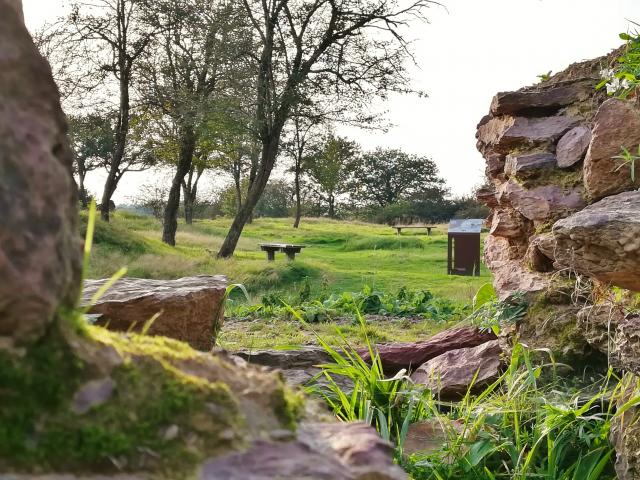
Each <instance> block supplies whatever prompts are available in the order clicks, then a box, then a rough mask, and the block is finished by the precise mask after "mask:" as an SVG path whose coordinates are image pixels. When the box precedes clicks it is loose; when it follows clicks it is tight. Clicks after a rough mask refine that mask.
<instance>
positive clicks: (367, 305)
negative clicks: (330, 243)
mask: <svg viewBox="0 0 640 480" xmlns="http://www.w3.org/2000/svg"><path fill="white" fill-rule="evenodd" d="M310 295H311V294H310V292H309V293H308V294H307V293H306V290H305V293H304V295H299V297H298V298H297V299H296V298H293V299H291V300H293V301H291V302H289V301H286V300H284V299H282V297H281V296H279V295H277V294H273V293H272V294H268V295H265V296H263V297H262V299H261V302H260V303H258V304H254V305H245V304H242V303H236V302H235V301H234V300H233V299H231V300H230V301H229V302H228V303H227V315H228V316H231V317H236V318H287V317H289V315H290V314H291V312H292V310H293V311H294V312H295V315H294V317H300V318H303V319H304V320H305V322H308V323H317V322H328V321H331V320H335V319H338V318H344V317H353V318H354V320H355V319H357V315H356V314H355V313H354V307H355V309H356V310H357V312H362V313H364V314H368V315H383V316H389V317H409V316H412V317H413V316H420V317H422V318H424V319H425V320H431V321H435V322H445V321H449V320H452V319H456V318H459V317H460V316H461V315H462V314H463V313H464V312H465V308H464V307H461V306H459V305H456V304H455V303H454V302H451V301H449V300H446V299H443V298H438V297H434V296H433V294H431V292H429V291H428V290H422V291H410V290H408V289H407V288H405V287H402V288H401V289H400V290H399V291H398V293H397V294H396V295H392V294H388V293H384V292H381V291H375V290H373V289H372V288H371V287H369V286H365V287H364V288H363V289H362V290H361V291H359V292H344V293H341V294H336V293H334V294H331V295H329V296H328V297H324V296H321V297H319V298H315V299H311V298H310ZM303 297H304V298H307V300H302V298H303ZM296 300H298V302H297V303H296ZM291 305H293V306H291Z"/></svg>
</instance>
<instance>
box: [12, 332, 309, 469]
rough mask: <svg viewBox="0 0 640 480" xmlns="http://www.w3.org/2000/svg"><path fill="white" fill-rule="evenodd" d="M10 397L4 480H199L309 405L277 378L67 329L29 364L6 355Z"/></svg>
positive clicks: (34, 351) (149, 340)
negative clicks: (214, 461)
mask: <svg viewBox="0 0 640 480" xmlns="http://www.w3.org/2000/svg"><path fill="white" fill-rule="evenodd" d="M78 330H80V332H81V335H78ZM105 358H110V359H111V360H110V361H109V362H104V361H103V360H104V359H105ZM96 379H98V380H96ZM99 379H108V385H113V388H112V389H110V390H108V391H107V392H103V395H102V397H100V396H98V397H97V398H95V399H93V403H90V404H89V407H87V408H84V409H78V406H77V402H78V396H79V393H80V392H82V391H83V388H84V389H85V390H86V388H85V387H86V386H87V385H90V384H91V382H95V381H100V380H99ZM0 385H2V387H1V388H0V471H19V472H20V471H22V472H45V471H46V472H49V471H63V472H85V471H87V472H88V471H91V472H94V473H95V472H104V473H109V472H112V471H116V470H119V471H120V470H124V471H140V470H144V471H150V472H157V473H158V474H159V476H160V477H164V478H183V477H188V476H191V475H192V474H193V470H194V468H195V467H196V465H197V464H198V463H199V462H200V461H202V460H203V459H204V458H206V457H210V456H215V455H219V454H223V453H225V452H228V451H231V450H237V449H239V448H242V447H243V446H244V445H246V444H247V439H248V438H254V437H258V438H265V439H266V438H268V437H269V434H270V432H271V431H273V430H276V429H280V431H281V430H282V429H291V430H293V429H295V427H296V424H297V420H298V419H299V417H300V416H301V414H302V409H303V405H304V399H303V398H302V397H301V396H300V394H298V393H294V392H292V391H291V390H289V389H288V388H287V387H286V386H285V385H284V383H283V382H282V380H281V378H279V376H278V375H277V374H276V373H272V372H266V371H260V370H259V369H257V368H255V367H252V366H248V365H246V364H240V363H238V364H234V363H233V362H232V361H231V360H229V359H225V358H221V357H220V356H219V355H211V354H203V353H200V352H196V351H194V350H192V349H191V348H190V347H188V346H187V345H186V344H183V343H181V342H178V341H174V340H170V339H166V338H162V337H145V336H141V335H125V334H117V333H113V332H109V331H107V330H104V329H102V328H99V327H84V328H78V326H77V325H76V326H75V328H69V324H68V323H67V322H57V323H54V324H53V327H52V328H51V330H50V331H49V332H48V333H47V335H46V336H45V337H43V338H42V339H41V340H40V341H39V342H38V343H37V344H35V345H34V346H33V347H31V348H29V349H28V350H26V351H24V352H20V354H19V355H17V354H16V352H7V351H2V350H0ZM256 419H259V420H256Z"/></svg>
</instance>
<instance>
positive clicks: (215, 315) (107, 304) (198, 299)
mask: <svg viewBox="0 0 640 480" xmlns="http://www.w3.org/2000/svg"><path fill="white" fill-rule="evenodd" d="M105 282H106V280H87V281H86V282H85V287H84V291H83V302H84V304H86V305H88V304H89V303H90V301H91V297H92V296H93V295H94V294H95V293H96V292H97V291H98V290H99V289H100V288H101V287H102V286H103V285H104V283H105ZM226 287H227V280H226V278H225V277H223V276H219V275H218V276H208V275H199V276H196V277H185V278H180V279H178V280H147V279H141V278H123V279H120V280H118V281H117V282H116V283H115V284H114V285H113V286H112V287H111V288H109V290H107V292H106V293H105V294H104V295H102V296H101V297H100V298H99V299H98V301H97V303H96V304H95V305H93V306H92V307H91V310H90V313H91V314H95V315H97V320H96V324H97V325H101V326H106V327H107V328H109V329H110V330H117V331H124V332H129V331H136V332H140V331H142V330H143V329H144V328H145V324H146V323H147V320H149V319H151V318H152V317H153V316H154V315H157V318H156V319H155V320H154V321H153V322H152V323H151V325H150V327H149V328H148V331H147V332H146V333H148V334H149V335H162V336H165V337H170V338H175V339H177V340H182V341H184V342H187V343H188V344H189V345H191V346H192V347H193V348H196V349H198V350H211V348H212V347H213V345H214V343H215V337H216V334H217V332H218V331H219V330H220V328H221V327H222V322H223V315H224V300H225V291H226Z"/></svg>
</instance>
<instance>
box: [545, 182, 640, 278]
mask: <svg viewBox="0 0 640 480" xmlns="http://www.w3.org/2000/svg"><path fill="white" fill-rule="evenodd" d="M638 212H640V192H637V191H636V192H625V193H620V194H618V195H614V196H611V197H607V198H605V199H603V200H600V201H599V202H597V203H594V204H593V205H589V206H588V207H586V208H585V209H584V210H581V211H580V212H578V213H575V214H573V215H571V216H569V217H567V218H564V219H562V220H559V221H558V222H556V223H555V224H554V226H553V236H554V238H555V240H556V245H557V246H556V255H555V259H556V262H557V263H558V264H559V265H562V266H564V267H570V268H572V269H574V270H575V271H577V272H579V273H583V274H585V275H588V276H591V277H593V278H596V279H598V280H600V281H602V282H605V283H611V284H613V285H617V286H619V287H623V288H627V289H629V290H634V291H640V215H638Z"/></svg>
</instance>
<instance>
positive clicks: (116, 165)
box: [100, 12, 131, 222]
mask: <svg viewBox="0 0 640 480" xmlns="http://www.w3.org/2000/svg"><path fill="white" fill-rule="evenodd" d="M118 15H120V12H118ZM126 62H127V60H126V59H124V58H123V59H121V66H120V71H121V72H122V75H121V77H120V109H119V112H118V125H117V126H116V148H115V150H114V152H113V160H112V162H111V165H110V167H109V174H108V176H107V180H106V182H105V184H104V190H103V192H102V202H101V204H100V217H101V218H102V220H104V221H105V222H108V221H109V204H110V203H111V197H113V193H114V192H115V191H116V188H117V186H118V180H119V178H118V172H119V169H120V165H121V164H122V159H123V158H124V154H125V149H126V146H127V136H128V134H129V111H130V104H129V82H130V80H131V71H130V70H129V68H128V66H127V65H126Z"/></svg>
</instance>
